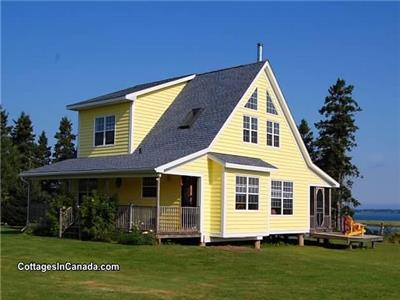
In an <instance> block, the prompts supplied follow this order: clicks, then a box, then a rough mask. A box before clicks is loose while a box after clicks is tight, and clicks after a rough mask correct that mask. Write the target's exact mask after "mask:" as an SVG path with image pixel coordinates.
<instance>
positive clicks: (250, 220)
mask: <svg viewBox="0 0 400 300" xmlns="http://www.w3.org/2000/svg"><path fill="white" fill-rule="evenodd" d="M225 173H226V174H225V186H226V187H225V189H226V191H227V194H226V198H225V201H226V205H225V209H226V213H225V218H226V221H225V234H226V235H232V234H247V233H258V234H264V235H266V234H265V233H266V232H267V231H268V217H267V216H268V212H269V208H270V204H269V203H268V201H266V197H265V195H267V192H268V190H269V174H268V173H261V172H251V171H244V170H234V169H226V172H225ZM236 176H251V177H257V178H258V179H259V188H260V189H259V199H258V210H236V208H235V204H236V203H235V202H236V199H235V188H236Z"/></svg>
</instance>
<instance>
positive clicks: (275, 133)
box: [267, 121, 280, 148]
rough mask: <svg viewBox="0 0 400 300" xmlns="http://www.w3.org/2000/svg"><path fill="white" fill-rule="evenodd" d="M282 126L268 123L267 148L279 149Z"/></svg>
mask: <svg viewBox="0 0 400 300" xmlns="http://www.w3.org/2000/svg"><path fill="white" fill-rule="evenodd" d="M279 136H280V126H279V123H276V122H271V121H267V146H271V147H277V148H278V147H279V146H280V142H279Z"/></svg>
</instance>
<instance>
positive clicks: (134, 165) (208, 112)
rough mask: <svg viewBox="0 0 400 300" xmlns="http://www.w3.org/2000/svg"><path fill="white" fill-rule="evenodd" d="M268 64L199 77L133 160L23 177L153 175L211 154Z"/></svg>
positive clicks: (63, 165)
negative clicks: (186, 122)
mask: <svg viewBox="0 0 400 300" xmlns="http://www.w3.org/2000/svg"><path fill="white" fill-rule="evenodd" d="M264 63H265V62H257V63H253V64H248V65H242V66H238V67H233V68H229V69H223V70H218V71H213V72H208V73H203V74H199V75H196V77H195V78H194V79H193V80H191V81H189V82H188V83H187V85H186V86H185V87H184V89H183V90H182V91H181V93H180V94H179V95H178V96H177V98H176V99H175V100H174V102H173V103H172V104H171V105H170V107H169V108H168V109H167V110H166V111H165V113H164V114H163V115H162V116H161V118H160V119H159V120H158V122H157V123H156V125H155V126H154V127H153V129H152V130H151V131H150V132H149V133H148V135H147V136H146V137H145V138H144V140H143V142H142V143H141V144H140V145H139V146H138V147H137V148H136V150H135V152H134V153H132V154H127V155H117V156H108V157H98V158H80V159H70V160H66V161H63V162H60V163H56V164H52V165H49V166H44V167H41V168H37V169H33V170H29V171H27V172H25V173H23V174H22V175H23V176H27V175H29V174H39V173H50V172H56V173H62V172H65V171H67V170H68V172H75V171H76V172H84V171H85V170H88V171H94V170H102V171H105V170H109V171H110V172H112V171H116V170H125V171H128V170H131V171H132V172H136V171H143V170H154V168H156V167H158V166H160V165H163V164H166V163H168V162H171V161H174V160H176V159H178V158H181V157H184V156H186V155H189V154H192V153H195V152H197V151H200V150H203V149H206V148H207V147H208V146H209V145H210V143H211V142H212V140H213V139H214V137H215V136H216V135H217V133H218V132H219V130H220V129H221V127H222V126H223V124H224V123H225V121H226V120H227V118H228V117H229V115H230V114H231V113H232V111H233V109H234V108H235V107H236V105H237V103H238V102H239V100H240V99H241V97H242V96H243V94H244V93H245V91H246V90H247V88H248V87H249V85H250V84H251V82H252V81H253V79H254V78H255V76H256V75H257V74H258V72H259V71H260V69H261V68H262V66H263V65H264ZM194 108H202V111H201V114H200V115H199V116H198V118H197V119H196V121H195V122H194V124H193V125H192V126H191V127H190V128H187V129H180V128H178V127H179V125H180V124H181V122H182V121H183V119H184V118H185V117H186V116H187V114H188V112H189V111H191V110H192V109H194ZM139 149H140V150H139Z"/></svg>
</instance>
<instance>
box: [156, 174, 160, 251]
mask: <svg viewBox="0 0 400 300" xmlns="http://www.w3.org/2000/svg"><path fill="white" fill-rule="evenodd" d="M160 187H161V174H158V176H157V216H156V233H157V234H158V233H159V231H160V196H161V195H160ZM160 244H161V240H160Z"/></svg>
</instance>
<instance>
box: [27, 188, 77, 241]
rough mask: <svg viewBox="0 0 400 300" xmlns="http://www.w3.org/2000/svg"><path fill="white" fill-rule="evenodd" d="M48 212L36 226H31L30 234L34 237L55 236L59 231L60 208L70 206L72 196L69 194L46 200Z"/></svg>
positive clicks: (72, 200) (72, 199)
mask: <svg viewBox="0 0 400 300" xmlns="http://www.w3.org/2000/svg"><path fill="white" fill-rule="evenodd" d="M47 202H48V204H49V208H48V211H47V213H46V215H45V216H44V217H43V218H40V220H39V222H38V223H37V224H34V225H32V233H33V234H35V235H45V236H57V235H58V231H59V226H60V224H59V211H60V208H61V207H68V206H72V205H73V202H74V198H73V196H71V195H69V194H60V195H53V196H52V197H49V198H48V199H47Z"/></svg>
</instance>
